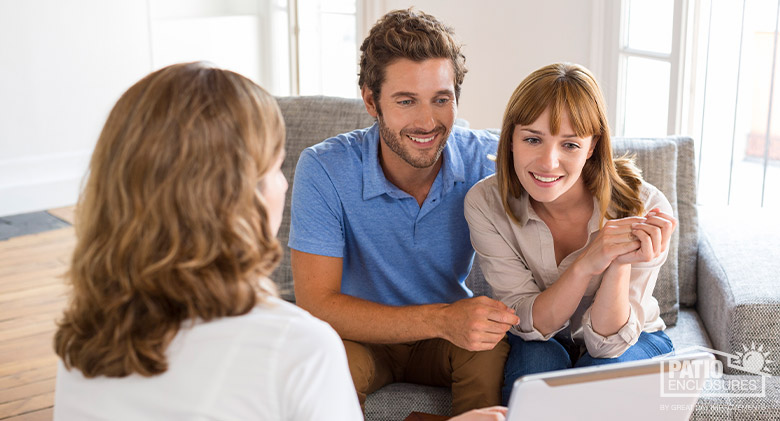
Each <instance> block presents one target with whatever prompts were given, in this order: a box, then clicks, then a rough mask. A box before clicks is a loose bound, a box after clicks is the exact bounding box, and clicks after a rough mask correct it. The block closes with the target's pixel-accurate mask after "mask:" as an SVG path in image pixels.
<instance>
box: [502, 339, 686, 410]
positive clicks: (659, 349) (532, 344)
mask: <svg viewBox="0 0 780 421" xmlns="http://www.w3.org/2000/svg"><path fill="white" fill-rule="evenodd" d="M508 336H509V345H510V346H511V349H510V350H509V357H508V358H507V360H506V366H505V367H504V387H503V389H502V390H501V398H502V400H503V402H504V405H506V404H508V403H509V395H510V394H511V393H512V386H513V385H514V383H515V380H517V379H518V378H520V377H522V376H525V375H526V374H534V373H543V372H546V371H554V370H563V369H567V368H572V366H574V367H588V366H593V365H601V364H613V363H619V362H625V361H635V360H643V359H647V358H652V357H655V356H658V355H662V354H667V353H669V352H672V351H673V350H674V346H673V345H672V340H671V339H669V337H668V336H666V333H664V332H663V331H660V330H659V331H657V332H653V333H647V332H642V333H641V334H640V335H639V339H638V340H637V342H636V343H635V344H634V345H632V346H631V347H630V348H628V349H627V350H626V351H625V352H624V353H623V354H622V355H621V356H619V357H617V358H593V357H591V356H590V354H588V353H587V352H586V353H585V354H583V355H582V356H581V357H579V359H577V356H576V355H574V352H572V351H573V350H571V349H567V348H566V347H564V346H563V345H562V344H561V343H560V342H558V341H557V340H556V339H555V338H550V339H549V340H547V341H525V340H523V339H521V338H520V337H519V336H515V335H513V334H511V333H509V334H508ZM570 352H572V354H571V355H570ZM572 359H574V360H575V361H574V364H573V365H572Z"/></svg>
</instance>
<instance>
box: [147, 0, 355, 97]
mask: <svg viewBox="0 0 780 421" xmlns="http://www.w3.org/2000/svg"><path fill="white" fill-rule="evenodd" d="M357 7H358V5H357V2H356V0H328V1H326V0H232V1H227V2H226V1H220V0H150V1H149V27H150V39H151V41H150V44H151V51H152V66H153V67H154V68H155V69H156V68H160V67H163V66H166V65H169V64H173V63H178V62H185V61H198V60H205V61H211V62H213V63H215V64H216V65H218V66H220V67H223V68H226V69H230V70H233V71H236V72H238V73H241V74H243V75H244V76H247V77H249V78H250V79H252V80H254V81H255V82H257V83H259V84H260V85H261V86H263V87H264V88H265V89H267V90H268V91H269V92H271V93H272V94H274V95H277V96H286V95H332V96H342V97H352V98H356V97H357V96H358V95H357V94H358V89H357V56H356V53H355V52H356V50H357V48H356V45H357V44H356V36H357Z"/></svg>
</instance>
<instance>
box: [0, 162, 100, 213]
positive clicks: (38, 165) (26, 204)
mask: <svg viewBox="0 0 780 421" xmlns="http://www.w3.org/2000/svg"><path fill="white" fill-rule="evenodd" d="M91 155H92V151H91V150H86V151H76V152H65V153H58V154H48V155H40V156H35V157H24V158H17V159H9V160H3V161H0V216H7V215H16V214H20V213H28V212H37V211H42V210H46V209H52V208H58V207H62V206H69V205H73V204H75V203H76V201H77V200H78V195H79V191H80V188H81V182H82V180H83V178H84V175H85V174H86V173H87V169H88V167H89V159H90V157H91Z"/></svg>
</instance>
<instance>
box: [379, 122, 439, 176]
mask: <svg viewBox="0 0 780 421" xmlns="http://www.w3.org/2000/svg"><path fill="white" fill-rule="evenodd" d="M377 120H378V121H379V137H380V138H381V139H382V141H384V142H385V145H387V147H388V148H390V150H391V151H393V152H395V153H396V155H398V156H400V157H401V159H403V160H404V161H406V163H407V164H409V165H411V166H412V167H414V168H429V167H431V166H432V165H433V164H435V163H436V161H438V160H439V157H440V156H441V152H442V151H443V150H444V147H445V146H446V145H447V138H448V137H449V135H450V133H449V130H447V128H446V127H444V126H443V125H441V124H440V125H438V126H436V128H435V129H433V130H432V131H430V132H427V133H423V132H419V131H412V130H406V129H404V130H401V136H406V135H412V136H415V137H424V136H426V135H431V134H433V133H437V134H439V135H440V137H441V139H440V140H439V144H438V146H437V147H436V153H435V154H434V155H433V157H431V158H429V157H428V156H427V155H426V156H417V157H415V156H414V155H413V154H412V151H411V150H410V149H411V148H404V146H403V144H402V142H401V139H399V137H398V136H397V135H396V134H395V133H394V132H393V131H392V130H390V128H388V127H387V125H386V124H385V121H384V119H383V118H382V116H381V115H379V116H377ZM409 141H410V142H411V141H412V140H411V139H410V140H409Z"/></svg>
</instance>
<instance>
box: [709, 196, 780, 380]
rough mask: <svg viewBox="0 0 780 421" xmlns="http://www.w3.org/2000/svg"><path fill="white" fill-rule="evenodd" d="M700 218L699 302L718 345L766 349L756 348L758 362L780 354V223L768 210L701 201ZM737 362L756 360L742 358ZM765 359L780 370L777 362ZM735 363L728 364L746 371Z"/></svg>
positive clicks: (731, 349)
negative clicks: (709, 204)
mask: <svg viewBox="0 0 780 421" xmlns="http://www.w3.org/2000/svg"><path fill="white" fill-rule="evenodd" d="M773 219H774V220H773ZM699 223H700V226H699V228H700V236H699V256H698V268H697V269H698V275H697V276H698V284H697V294H698V299H697V303H696V308H697V310H698V312H699V315H700V316H701V318H702V321H703V322H704V325H705V327H706V329H707V332H708V333H709V335H710V338H711V339H712V343H713V345H714V347H715V348H716V349H718V350H719V351H723V352H726V353H729V354H733V355H735V356H741V355H743V354H745V352H746V351H748V350H751V349H756V350H760V352H761V354H762V356H761V357H758V356H757V355H755V354H753V356H754V357H757V358H759V360H758V362H763V360H771V361H778V360H780V282H778V281H780V247H778V238H780V237H779V236H780V224H777V221H776V218H775V217H774V216H772V215H770V213H769V211H768V210H744V209H742V210H740V209H736V208H731V207H724V208H707V207H700V208H699ZM767 353H768V354H767ZM753 361H754V362H755V361H756V360H753ZM732 364H736V366H737V367H738V366H740V365H743V366H745V367H747V366H749V365H750V364H746V362H745V361H736V358H732ZM761 365H762V367H759V368H758V369H759V370H762V371H763V372H766V373H771V374H773V375H778V374H780V364H778V363H777V362H773V363H766V364H761ZM734 367H735V366H730V365H729V364H725V365H724V369H725V371H726V372H727V373H734V374H744V371H742V370H735V369H734Z"/></svg>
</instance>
